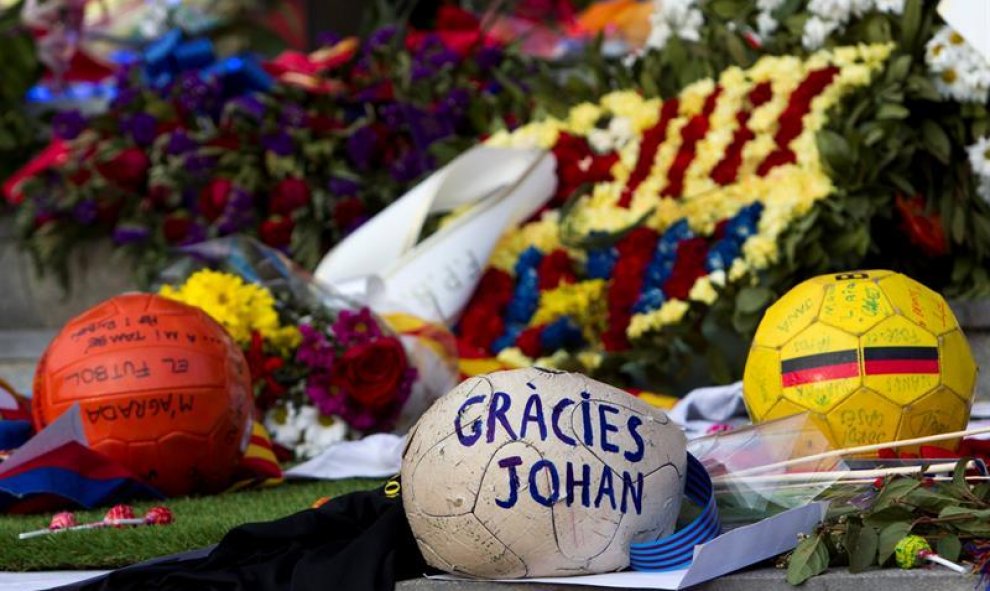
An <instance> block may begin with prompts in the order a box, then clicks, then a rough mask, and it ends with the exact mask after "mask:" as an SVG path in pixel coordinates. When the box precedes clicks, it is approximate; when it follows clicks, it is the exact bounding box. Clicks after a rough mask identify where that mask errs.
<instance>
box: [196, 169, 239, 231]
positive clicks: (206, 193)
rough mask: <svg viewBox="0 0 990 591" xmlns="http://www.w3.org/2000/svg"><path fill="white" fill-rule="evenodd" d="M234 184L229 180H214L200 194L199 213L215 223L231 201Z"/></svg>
mask: <svg viewBox="0 0 990 591" xmlns="http://www.w3.org/2000/svg"><path fill="white" fill-rule="evenodd" d="M233 186H234V185H233V183H231V182H230V181H229V180H228V179H213V180H212V181H210V182H209V183H208V184H207V185H206V186H205V187H203V190H202V191H200V192H199V213H200V214H201V215H202V216H203V217H204V218H206V219H207V220H209V221H211V222H213V221H215V220H216V219H217V218H218V217H220V215H221V214H222V213H223V210H224V209H226V207H227V201H229V200H230V190H231V188H233Z"/></svg>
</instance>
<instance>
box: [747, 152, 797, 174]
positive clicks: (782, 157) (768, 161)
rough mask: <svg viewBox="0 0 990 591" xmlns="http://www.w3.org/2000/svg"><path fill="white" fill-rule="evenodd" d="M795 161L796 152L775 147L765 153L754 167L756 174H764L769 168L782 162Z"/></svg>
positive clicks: (789, 162) (781, 164)
mask: <svg viewBox="0 0 990 591" xmlns="http://www.w3.org/2000/svg"><path fill="white" fill-rule="evenodd" d="M792 162H797V154H795V153H794V152H793V151H792V150H790V149H787V148H785V149H777V150H774V151H773V152H771V153H770V154H768V155H767V157H766V158H764V159H763V162H761V163H760V165H759V166H758V167H757V168H756V174H757V175H759V176H766V175H767V174H768V173H769V172H770V171H771V170H773V169H774V168H776V167H778V166H783V165H784V164H791V163H792Z"/></svg>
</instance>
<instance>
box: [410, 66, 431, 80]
mask: <svg viewBox="0 0 990 591" xmlns="http://www.w3.org/2000/svg"><path fill="white" fill-rule="evenodd" d="M435 73H436V72H435V70H434V69H433V68H431V67H430V66H429V65H427V64H423V63H420V62H418V61H417V62H413V64H412V67H410V69H409V77H410V78H411V79H412V81H413V82H419V81H420V80H426V79H427V78H431V77H433V74H435Z"/></svg>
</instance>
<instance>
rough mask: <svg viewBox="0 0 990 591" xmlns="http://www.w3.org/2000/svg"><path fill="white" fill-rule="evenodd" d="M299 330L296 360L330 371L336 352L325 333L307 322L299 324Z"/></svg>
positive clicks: (314, 367)
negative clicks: (300, 337) (299, 338)
mask: <svg viewBox="0 0 990 591" xmlns="http://www.w3.org/2000/svg"><path fill="white" fill-rule="evenodd" d="M299 332H300V333H301V334H302V342H301V343H300V344H299V348H298V349H297V350H296V361H298V362H299V363H302V364H304V365H308V366H309V367H311V368H313V369H320V370H323V371H330V369H331V368H332V367H333V362H334V359H336V357H337V354H336V351H334V348H333V344H332V343H330V341H329V340H328V339H327V336H326V334H324V333H323V331H321V330H318V329H316V328H313V327H312V326H311V325H309V324H300V325H299Z"/></svg>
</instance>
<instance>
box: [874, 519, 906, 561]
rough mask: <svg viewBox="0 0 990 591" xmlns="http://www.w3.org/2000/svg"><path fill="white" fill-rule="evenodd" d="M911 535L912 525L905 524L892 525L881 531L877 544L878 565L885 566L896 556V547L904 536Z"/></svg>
mask: <svg viewBox="0 0 990 591" xmlns="http://www.w3.org/2000/svg"><path fill="white" fill-rule="evenodd" d="M910 533H911V524H910V523H905V522H898V523H891V524H890V525H888V526H887V527H885V528H883V529H882V530H880V536H879V539H878V543H877V564H879V565H880V566H883V564H884V563H885V562H887V560H889V559H890V557H891V556H893V555H894V546H896V545H897V542H900V541H901V539H903V538H904V536H906V535H908V534H910Z"/></svg>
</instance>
